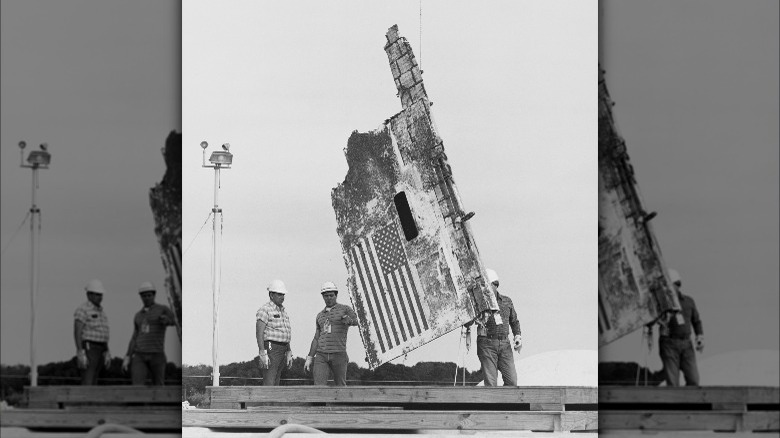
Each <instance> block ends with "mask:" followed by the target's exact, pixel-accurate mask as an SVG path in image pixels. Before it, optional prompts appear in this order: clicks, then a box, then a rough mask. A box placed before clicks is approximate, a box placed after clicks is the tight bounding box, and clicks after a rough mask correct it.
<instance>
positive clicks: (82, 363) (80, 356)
mask: <svg viewBox="0 0 780 438" xmlns="http://www.w3.org/2000/svg"><path fill="white" fill-rule="evenodd" d="M76 362H77V363H78V366H79V368H81V369H82V370H83V369H86V368H87V364H88V363H89V360H88V359H87V352H86V351H84V350H79V351H78V352H77V353H76Z"/></svg>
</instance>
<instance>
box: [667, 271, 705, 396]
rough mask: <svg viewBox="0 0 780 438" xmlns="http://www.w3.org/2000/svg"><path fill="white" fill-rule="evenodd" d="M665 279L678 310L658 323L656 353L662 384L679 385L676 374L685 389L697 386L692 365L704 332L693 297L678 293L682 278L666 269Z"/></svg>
mask: <svg viewBox="0 0 780 438" xmlns="http://www.w3.org/2000/svg"><path fill="white" fill-rule="evenodd" d="M669 279H670V280H671V281H672V287H674V290H675V292H676V293H677V298H678V299H679V300H680V307H681V308H682V311H681V312H680V314H679V315H676V316H675V317H672V316H671V315H669V314H667V315H666V320H665V321H663V320H662V321H661V330H660V334H659V337H658V347H659V350H660V351H659V353H660V355H661V361H662V362H663V364H664V372H665V373H666V384H667V385H668V386H678V385H679V384H680V371H682V373H683V376H685V385H686V386H698V385H699V369H698V367H697V366H696V353H694V351H693V350H694V348H695V349H696V351H698V352H699V353H701V352H702V351H704V331H703V329H702V325H701V318H700V317H699V311H698V309H696V302H695V301H693V298H691V297H689V296H688V295H684V294H683V293H682V278H681V277H680V273H679V272H677V271H676V270H674V269H669ZM692 334H695V335H696V338H695V342H696V344H695V347H694V344H693V343H691V335H692Z"/></svg>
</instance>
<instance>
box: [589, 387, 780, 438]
mask: <svg viewBox="0 0 780 438" xmlns="http://www.w3.org/2000/svg"><path fill="white" fill-rule="evenodd" d="M598 398H599V430H600V432H610V431H630V430H634V431H640V430H641V431H644V432H645V433H647V432H648V431H659V432H661V431H676V432H682V431H713V432H715V431H718V432H721V431H729V432H748V431H749V432H769V431H774V432H780V388H777V387H745V386H712V387H676V388H670V387H618V386H602V387H600V388H599V397H598ZM669 436H671V435H669Z"/></svg>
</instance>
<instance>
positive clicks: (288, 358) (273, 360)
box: [255, 280, 292, 386]
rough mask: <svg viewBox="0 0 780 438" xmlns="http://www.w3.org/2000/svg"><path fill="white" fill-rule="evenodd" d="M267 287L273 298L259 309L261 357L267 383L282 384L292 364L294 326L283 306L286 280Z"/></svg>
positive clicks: (257, 318) (258, 337) (259, 346)
mask: <svg viewBox="0 0 780 438" xmlns="http://www.w3.org/2000/svg"><path fill="white" fill-rule="evenodd" d="M267 289H268V298H269V300H270V301H268V302H267V303H265V304H263V305H262V306H260V308H259V309H257V314H256V315H255V316H256V320H257V322H256V324H255V336H256V337H257V348H258V349H259V350H260V355H259V358H258V360H259V362H260V369H261V371H262V372H263V386H278V385H279V381H280V379H281V378H282V369H283V368H284V365H285V364H286V365H287V367H288V368H290V367H291V366H292V350H291V349H290V339H291V337H292V328H291V326H290V317H289V316H288V315H287V311H286V309H285V308H284V306H283V304H284V298H285V295H286V294H287V288H286V287H285V285H284V282H283V281H282V280H273V281H271V282H270V283H269V284H268V287H267Z"/></svg>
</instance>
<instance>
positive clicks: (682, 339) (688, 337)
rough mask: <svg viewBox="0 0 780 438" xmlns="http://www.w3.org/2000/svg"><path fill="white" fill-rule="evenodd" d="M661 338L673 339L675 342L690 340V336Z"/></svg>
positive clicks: (664, 336) (665, 336)
mask: <svg viewBox="0 0 780 438" xmlns="http://www.w3.org/2000/svg"><path fill="white" fill-rule="evenodd" d="M662 337H663V338H669V339H675V340H677V341H687V340H690V339H691V335H690V334H687V335H663V336H662Z"/></svg>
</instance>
